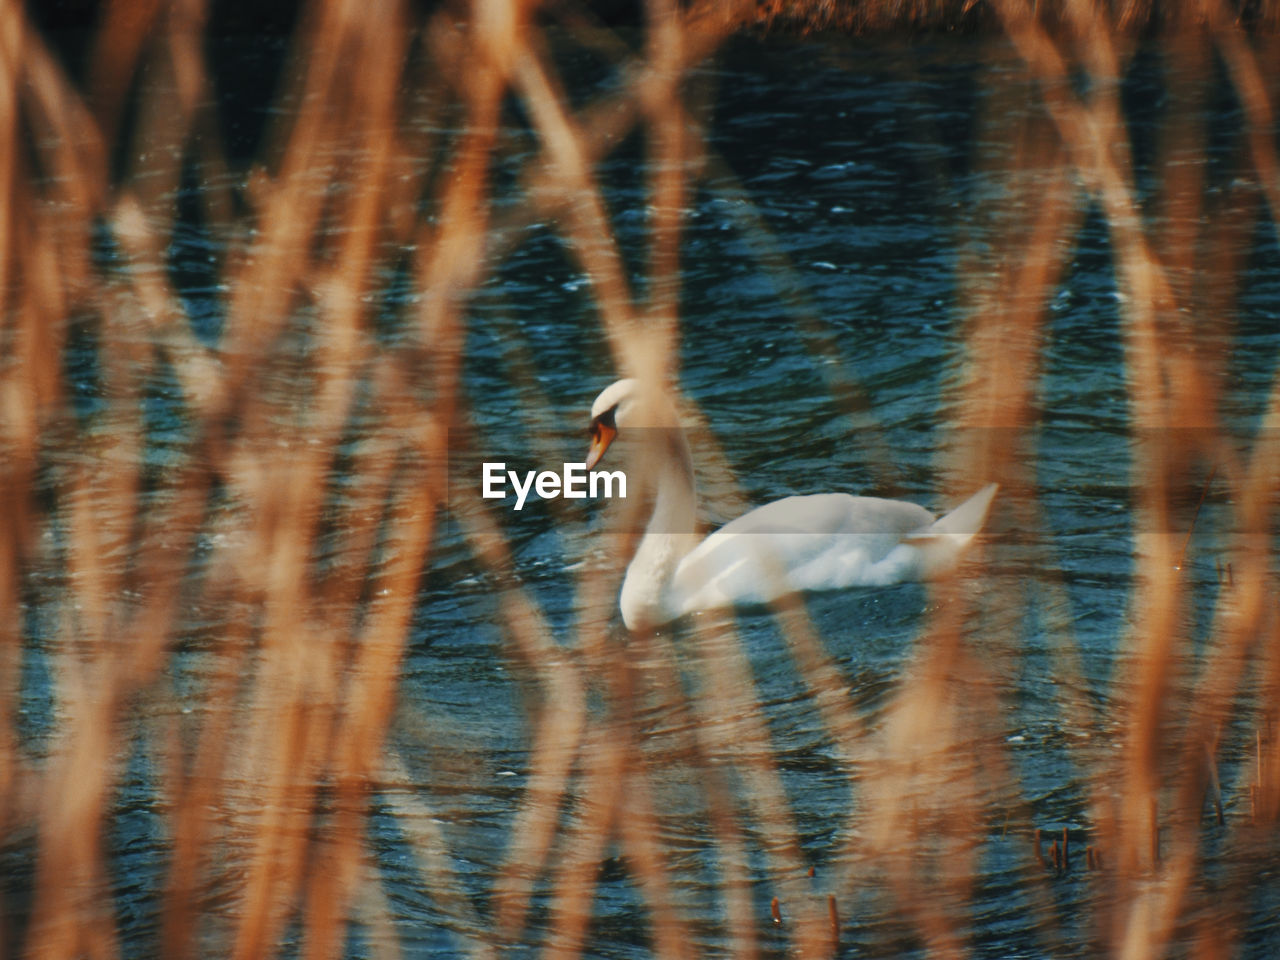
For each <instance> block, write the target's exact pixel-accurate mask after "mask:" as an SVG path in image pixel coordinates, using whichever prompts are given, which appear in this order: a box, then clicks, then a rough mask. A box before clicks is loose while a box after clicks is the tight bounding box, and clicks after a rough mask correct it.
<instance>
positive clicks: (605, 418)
mask: <svg viewBox="0 0 1280 960" xmlns="http://www.w3.org/2000/svg"><path fill="white" fill-rule="evenodd" d="M617 412H618V406H617V404H614V405H613V406H612V407H610V408H609V409H608V410H606V411H605V412H604V413H602V414H600V416H598V417H596V418H595V419H594V420H592V421H591V426H589V427H587V435H588V436H589V437H591V439H592V440H595V439H597V438H598V437H599V436H600V431H601V430H602V429H604V428H606V427H607V428H608V429H609V430H610V431H612V432H613V433H617V432H618V427H617V424H615V423H614V422H613V416H614V414H615V413H617Z"/></svg>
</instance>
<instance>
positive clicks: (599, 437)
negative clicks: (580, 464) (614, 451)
mask: <svg viewBox="0 0 1280 960" xmlns="http://www.w3.org/2000/svg"><path fill="white" fill-rule="evenodd" d="M617 435H618V428H617V427H613V426H610V425H609V424H607V423H605V422H604V421H603V420H598V419H597V420H592V421H591V449H590V450H588V451H587V469H588V470H590V469H591V468H592V467H594V466H595V465H596V464H597V463H599V462H600V459H601V458H602V457H603V456H604V452H605V451H606V450H608V449H609V444H611V443H613V438H614V437H616V436H617Z"/></svg>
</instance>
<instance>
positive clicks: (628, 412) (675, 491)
mask: <svg viewBox="0 0 1280 960" xmlns="http://www.w3.org/2000/svg"><path fill="white" fill-rule="evenodd" d="M624 427H633V428H634V427H650V428H655V429H654V430H653V431H652V432H651V433H650V434H649V436H648V437H647V438H646V440H647V441H648V442H649V444H650V447H651V449H650V450H648V451H646V456H651V457H654V458H656V459H654V460H653V461H652V464H653V466H652V469H653V473H654V479H655V481H656V484H657V491H656V495H655V497H654V507H653V513H652V515H651V516H650V519H649V523H648V526H647V528H646V530H645V534H644V536H643V537H642V538H641V541H640V544H639V546H638V548H637V549H636V553H635V556H634V557H633V558H632V560H631V564H630V565H629V566H628V567H627V575H626V578H625V579H624V581H623V584H622V594H621V597H620V599H619V606H620V607H621V610H622V620H623V622H624V623H625V624H626V625H627V627H628V628H629V629H632V630H636V629H641V628H647V627H657V626H661V625H662V624H664V623H667V622H669V621H671V620H674V619H676V618H678V617H681V616H683V615H685V614H687V613H694V612H697V611H699V610H711V609H716V608H723V607H732V606H737V605H739V604H761V603H767V602H769V601H771V600H773V599H775V598H777V597H780V596H783V595H785V594H788V593H794V592H797V591H806V590H838V589H842V588H846V587H857V586H864V587H878V586H886V585H888V584H892V583H901V582H903V581H906V580H921V579H927V578H929V577H932V576H936V575H937V574H939V573H941V572H943V571H945V570H947V569H949V568H950V567H952V566H953V565H954V564H955V562H956V561H957V559H958V558H959V555H960V553H961V551H962V550H963V549H964V548H965V547H966V546H967V545H968V543H969V542H970V541H971V540H972V539H973V537H974V535H975V534H977V533H978V531H979V530H981V529H982V525H983V523H984V521H985V520H986V515H987V511H988V509H989V508H990V506H991V501H992V498H993V497H994V496H995V493H996V489H997V487H996V485H995V484H987V485H986V486H985V487H983V488H982V489H981V490H979V491H978V492H977V493H975V494H974V495H973V496H971V497H970V498H969V499H968V500H966V501H965V502H964V503H962V504H961V505H960V506H959V507H957V508H956V509H955V510H953V511H952V512H951V513H949V514H947V515H946V516H944V517H942V518H940V519H936V518H935V517H934V516H933V514H931V513H930V512H929V511H928V510H926V509H925V508H924V507H921V506H918V505H917V504H914V503H908V502H906V501H902V500H883V499H881V498H879V497H855V496H851V495H849V494H847V493H818V494H812V495H809V496H797V497H786V498H785V499H782V500H775V501H774V502H773V503H769V504H765V505H764V506H762V507H757V508H756V509H754V510H751V511H749V512H748V513H745V514H743V515H742V516H741V517H738V518H737V519H736V520H733V521H731V522H729V523H727V524H725V525H724V526H723V527H721V528H720V529H719V530H717V531H715V532H714V533H712V534H710V535H709V536H707V537H706V539H704V540H702V541H701V542H699V541H698V539H697V537H696V535H695V534H694V524H695V506H696V498H695V493H694V479H693V467H692V461H691V458H690V455H689V448H688V445H687V443H686V442H685V438H684V434H683V432H682V431H681V430H680V429H679V425H678V421H677V419H676V415H675V411H674V410H673V409H672V407H671V404H670V401H668V400H667V398H666V397H665V396H662V395H661V394H660V393H658V392H656V391H652V392H645V391H643V390H642V387H641V384H640V383H639V381H636V380H619V381H617V382H616V383H614V384H612V385H610V386H609V387H608V388H607V389H605V390H604V391H603V392H602V393H601V394H600V396H598V397H597V398H596V400H595V403H594V404H592V407H591V436H592V444H591V450H590V453H589V454H588V457H587V469H591V468H592V467H594V466H595V465H596V464H597V463H598V462H599V461H600V458H601V457H603V456H604V453H605V451H606V450H607V449H608V448H609V445H610V444H611V443H612V442H613V439H614V437H616V436H617V435H618V434H619V433H620V432H621V431H622V430H623V428H624Z"/></svg>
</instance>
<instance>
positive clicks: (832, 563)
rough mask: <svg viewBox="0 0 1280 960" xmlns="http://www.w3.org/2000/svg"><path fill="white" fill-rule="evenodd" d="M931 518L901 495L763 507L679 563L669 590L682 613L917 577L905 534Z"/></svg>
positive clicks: (799, 500) (826, 497)
mask: <svg viewBox="0 0 1280 960" xmlns="http://www.w3.org/2000/svg"><path fill="white" fill-rule="evenodd" d="M932 522H933V515H932V514H931V513H929V511H928V510H926V509H924V507H921V506H917V505H916V504H914V503H906V502H903V501H900V500H881V499H879V498H876V497H853V496H850V495H849V494H845V493H822V494H815V495H812V496H807V497H787V498H786V499H784V500H777V501H774V502H773V503H769V504H766V505H765V506H763V507H759V508H757V509H755V510H752V511H751V512H749V513H746V514H744V515H742V516H741V517H739V518H737V519H736V520H734V521H732V522H731V523H728V524H726V525H725V526H723V527H721V528H720V529H719V530H717V531H716V532H715V533H713V534H711V535H710V536H709V537H707V538H706V539H705V540H703V541H702V543H700V544H698V546H697V547H695V548H694V549H693V550H692V551H691V552H690V553H689V554H688V555H687V556H686V557H684V559H682V560H681V561H680V564H679V566H678V567H677V568H676V571H675V574H674V576H673V577H672V581H671V584H670V589H671V591H672V600H673V604H674V606H675V608H676V609H679V610H681V611H682V612H689V611H693V610H703V609H710V608H714V607H722V606H729V605H734V604H740V603H766V602H768V601H770V600H772V599H774V598H775V597H778V596H781V595H783V594H785V593H791V592H794V591H797V590H831V589H838V588H841V587H849V586H855V585H866V586H872V585H881V584H886V583H896V582H898V581H900V580H906V579H912V578H914V577H915V576H917V575H918V572H917V571H916V570H915V569H914V565H915V564H916V563H917V561H918V552H917V551H916V550H914V549H911V548H908V547H905V546H903V543H902V540H903V537H904V536H906V535H908V534H910V533H913V532H915V531H919V530H922V529H925V528H927V527H928V526H929V525H930V524H931V523H932Z"/></svg>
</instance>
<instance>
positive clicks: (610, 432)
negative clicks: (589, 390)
mask: <svg viewBox="0 0 1280 960" xmlns="http://www.w3.org/2000/svg"><path fill="white" fill-rule="evenodd" d="M639 393H640V384H639V381H637V380H632V379H629V378H628V379H626V380H619V381H617V382H616V383H611V384H609V386H607V387H605V388H604V390H602V391H601V392H600V396H598V397H596V401H595V403H593V404H591V428H590V430H591V449H590V450H588V451H587V469H588V470H590V469H591V468H592V467H594V466H595V465H596V464H597V463H599V462H600V459H601V457H603V456H604V452H605V451H606V450H608V449H609V444H611V443H613V438H614V437H616V436H617V435H618V429H619V428H620V427H622V426H623V425H625V424H626V423H627V422H628V420H629V418H630V417H632V416H633V415H634V413H635V406H636V402H637V397H638V396H639Z"/></svg>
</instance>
